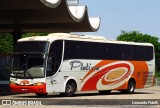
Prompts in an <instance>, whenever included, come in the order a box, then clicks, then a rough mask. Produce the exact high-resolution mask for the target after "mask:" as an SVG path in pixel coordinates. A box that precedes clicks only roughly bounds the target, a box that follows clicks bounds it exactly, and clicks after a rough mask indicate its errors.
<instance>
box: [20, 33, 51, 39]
mask: <svg viewBox="0 0 160 108" xmlns="http://www.w3.org/2000/svg"><path fill="white" fill-rule="evenodd" d="M48 34H49V33H25V34H23V35H22V38H25V37H31V36H46V35H48Z"/></svg>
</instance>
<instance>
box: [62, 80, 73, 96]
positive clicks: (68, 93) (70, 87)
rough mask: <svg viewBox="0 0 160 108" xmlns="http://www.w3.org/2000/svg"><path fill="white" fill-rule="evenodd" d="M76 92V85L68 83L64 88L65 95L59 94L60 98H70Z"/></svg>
mask: <svg viewBox="0 0 160 108" xmlns="http://www.w3.org/2000/svg"><path fill="white" fill-rule="evenodd" d="M75 91H76V85H75V83H74V82H68V83H67V84H66V87H65V93H60V95H61V96H66V97H72V96H74V94H75Z"/></svg>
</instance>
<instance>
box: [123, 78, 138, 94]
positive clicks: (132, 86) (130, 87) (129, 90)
mask: <svg viewBox="0 0 160 108" xmlns="http://www.w3.org/2000/svg"><path fill="white" fill-rule="evenodd" d="M135 86H136V85H135V81H134V80H130V81H129V82H128V87H127V89H126V90H121V93H123V94H133V93H134V90H135Z"/></svg>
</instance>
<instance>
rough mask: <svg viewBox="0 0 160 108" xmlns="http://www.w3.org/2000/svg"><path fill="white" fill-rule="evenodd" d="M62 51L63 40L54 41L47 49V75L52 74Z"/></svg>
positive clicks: (58, 63)
mask: <svg viewBox="0 0 160 108" xmlns="http://www.w3.org/2000/svg"><path fill="white" fill-rule="evenodd" d="M62 52H63V41H62V40H57V41H54V42H53V43H52V44H51V46H50V49H49V56H48V64H47V76H52V75H54V74H55V73H56V72H57V71H58V69H59V67H60V64H61V60H62Z"/></svg>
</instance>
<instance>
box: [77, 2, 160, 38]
mask: <svg viewBox="0 0 160 108" xmlns="http://www.w3.org/2000/svg"><path fill="white" fill-rule="evenodd" d="M79 4H80V5H86V6H87V7H88V13H89V16H90V17H97V16H98V17H101V24H100V28H99V30H98V31H97V32H89V33H83V34H90V35H98V36H104V37H106V38H107V39H110V40H116V38H117V36H118V35H120V34H121V31H122V30H125V31H139V32H141V33H143V34H149V35H151V36H156V37H158V38H160V0H79Z"/></svg>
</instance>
